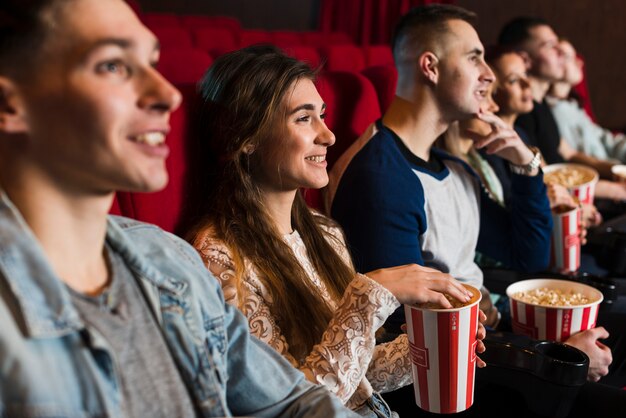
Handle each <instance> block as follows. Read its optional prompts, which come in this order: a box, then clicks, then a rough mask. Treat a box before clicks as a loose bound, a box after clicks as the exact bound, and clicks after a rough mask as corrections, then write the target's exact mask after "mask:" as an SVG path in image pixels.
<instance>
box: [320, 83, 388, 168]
mask: <svg viewBox="0 0 626 418" xmlns="http://www.w3.org/2000/svg"><path fill="white" fill-rule="evenodd" d="M317 88H318V91H319V93H320V95H321V96H322V99H324V102H325V103H326V106H327V108H326V125H327V126H328V128H329V129H330V130H331V131H333V132H334V134H335V144H334V145H333V146H332V147H330V148H329V149H328V155H327V157H326V158H327V160H328V168H329V169H330V168H331V167H332V165H333V164H334V162H335V161H337V159H338V158H339V157H340V156H341V154H343V152H344V151H345V150H346V149H347V148H348V147H349V146H350V145H351V144H352V142H354V140H355V139H357V138H358V137H359V136H360V135H361V134H362V133H363V132H364V131H365V129H366V128H367V127H368V126H369V125H370V124H371V123H372V122H374V121H376V120H377V119H378V118H380V116H381V112H380V106H379V104H378V96H377V95H376V91H375V90H374V87H373V86H372V84H371V83H370V82H369V80H368V79H367V78H365V77H364V76H362V75H361V74H358V73H351V72H331V71H329V72H327V73H324V74H323V75H322V76H320V78H319V80H318V82H317Z"/></svg>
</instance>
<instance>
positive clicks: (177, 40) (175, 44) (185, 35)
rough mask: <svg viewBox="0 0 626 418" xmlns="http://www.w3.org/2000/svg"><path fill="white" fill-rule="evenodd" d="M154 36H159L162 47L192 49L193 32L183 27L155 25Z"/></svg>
mask: <svg viewBox="0 0 626 418" xmlns="http://www.w3.org/2000/svg"><path fill="white" fill-rule="evenodd" d="M152 32H153V33H154V36H156V37H157V39H158V40H159V43H160V44H161V48H163V49H165V48H176V49H191V48H192V42H191V34H190V33H189V31H188V30H187V29H185V28H181V27H174V26H172V27H154V28H152Z"/></svg>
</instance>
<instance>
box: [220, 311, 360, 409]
mask: <svg viewBox="0 0 626 418" xmlns="http://www.w3.org/2000/svg"><path fill="white" fill-rule="evenodd" d="M225 328H226V333H227V341H228V351H227V359H228V374H229V377H228V380H227V390H226V394H227V401H228V405H229V406H230V408H231V410H232V413H233V414H234V415H248V416H255V417H283V416H289V417H316V418H325V417H331V416H334V417H356V414H354V413H353V412H351V411H350V410H348V409H346V408H345V407H344V406H343V405H342V404H341V402H340V401H339V399H337V398H336V397H335V396H332V395H331V394H330V393H329V392H328V391H327V390H326V389H325V388H323V387H322V386H316V385H312V384H311V383H309V382H307V381H306V380H305V379H304V376H303V375H302V374H301V373H300V372H298V371H297V370H295V369H294V368H293V367H291V366H290V365H289V363H288V362H287V361H285V359H283V358H282V357H281V356H280V355H279V354H278V353H276V351H274V350H273V349H272V348H270V347H268V346H267V345H265V344H263V343H262V342H261V341H259V340H258V339H256V338H251V337H250V333H249V332H248V327H247V323H246V319H245V318H244V317H243V315H241V313H240V312H239V311H237V309H235V308H234V307H232V306H230V305H227V304H226V307H225Z"/></svg>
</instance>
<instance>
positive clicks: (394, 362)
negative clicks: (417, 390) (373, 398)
mask: <svg viewBox="0 0 626 418" xmlns="http://www.w3.org/2000/svg"><path fill="white" fill-rule="evenodd" d="M366 376H367V380H369V382H370V383H371V384H372V387H373V388H374V390H376V391H377V392H381V393H384V392H390V391H392V390H396V389H399V388H401V387H404V386H406V385H410V384H411V383H413V375H412V373H411V359H410V356H409V341H408V336H407V335H406V334H401V335H400V336H399V337H397V338H396V339H395V340H393V341H390V342H388V343H384V344H379V345H377V346H376V349H375V351H374V356H373V358H372V361H371V362H370V365H369V369H368V370H367V375H366Z"/></svg>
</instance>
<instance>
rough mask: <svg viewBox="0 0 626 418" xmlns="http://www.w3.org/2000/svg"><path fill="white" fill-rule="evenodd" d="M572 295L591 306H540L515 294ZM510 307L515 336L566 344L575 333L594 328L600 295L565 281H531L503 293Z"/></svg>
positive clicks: (578, 284) (518, 283) (582, 285)
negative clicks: (557, 292)
mask: <svg viewBox="0 0 626 418" xmlns="http://www.w3.org/2000/svg"><path fill="white" fill-rule="evenodd" d="M541 288H548V289H557V290H561V291H563V292H570V291H574V292H576V293H580V294H582V295H584V296H585V297H587V298H588V299H589V300H590V301H591V302H589V303H587V304H585V305H576V306H541V305H539V304H533V303H527V302H523V301H521V300H520V299H519V298H518V297H517V296H516V294H518V293H519V292H528V291H531V290H534V289H541ZM506 294H507V296H508V297H509V301H510V305H511V325H512V327H513V332H514V333H516V334H521V335H527V336H529V337H531V338H534V339H539V340H551V341H559V342H562V341H565V340H567V339H568V338H569V337H570V336H572V335H574V334H576V333H577V332H580V331H584V330H587V329H591V328H594V327H595V326H596V320H597V318H598V308H599V306H600V303H601V302H602V300H603V296H602V293H601V292H600V291H598V290H597V289H594V288H593V287H591V286H587V285H585V284H582V283H577V282H572V281H568V280H556V279H532V280H523V281H520V282H517V283H514V284H512V285H510V286H509V287H508V288H507V289H506Z"/></svg>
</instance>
